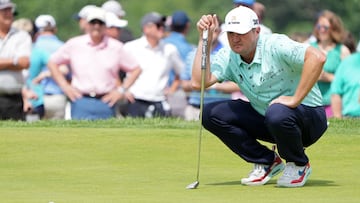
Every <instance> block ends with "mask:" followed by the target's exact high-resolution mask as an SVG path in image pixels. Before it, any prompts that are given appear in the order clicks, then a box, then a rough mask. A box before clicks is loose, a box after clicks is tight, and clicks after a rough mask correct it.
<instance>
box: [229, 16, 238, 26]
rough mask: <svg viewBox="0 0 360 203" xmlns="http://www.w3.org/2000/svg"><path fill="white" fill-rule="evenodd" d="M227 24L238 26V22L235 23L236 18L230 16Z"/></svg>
mask: <svg viewBox="0 0 360 203" xmlns="http://www.w3.org/2000/svg"><path fill="white" fill-rule="evenodd" d="M228 24H232V25H234V24H235V25H238V24H240V22H239V21H237V19H236V16H231V20H230V21H229V22H228Z"/></svg>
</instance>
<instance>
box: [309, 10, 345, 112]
mask: <svg viewBox="0 0 360 203" xmlns="http://www.w3.org/2000/svg"><path fill="white" fill-rule="evenodd" d="M313 35H314V36H315V38H316V42H313V43H310V44H311V45H312V46H314V47H316V48H318V49H319V50H321V51H322V52H323V53H324V54H325V55H326V56H327V59H326V63H325V65H324V67H323V72H322V73H321V75H320V77H319V81H318V83H317V84H318V85H319V88H320V91H321V94H322V96H323V105H324V106H325V111H326V116H327V117H328V118H329V117H332V115H333V113H332V110H331V99H330V97H331V95H330V85H331V82H332V81H333V79H334V74H335V72H336V70H337V68H338V66H339V64H340V62H341V60H343V59H344V58H345V57H347V56H349V55H350V51H349V49H348V48H347V47H346V46H345V45H344V44H343V40H344V38H345V29H344V27H343V23H342V21H341V19H340V17H339V16H337V15H336V14H335V13H333V12H331V11H328V10H324V11H323V12H321V13H320V15H319V16H318V18H317V22H316V25H315V27H314V30H313Z"/></svg>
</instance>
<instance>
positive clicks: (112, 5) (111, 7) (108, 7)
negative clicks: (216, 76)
mask: <svg viewBox="0 0 360 203" xmlns="http://www.w3.org/2000/svg"><path fill="white" fill-rule="evenodd" d="M101 8H102V9H104V10H105V11H107V12H112V13H114V14H115V15H117V16H119V17H123V16H125V14H126V12H125V11H124V10H123V8H122V6H121V4H120V3H119V2H117V1H115V0H108V1H107V2H105V3H103V5H102V6H101Z"/></svg>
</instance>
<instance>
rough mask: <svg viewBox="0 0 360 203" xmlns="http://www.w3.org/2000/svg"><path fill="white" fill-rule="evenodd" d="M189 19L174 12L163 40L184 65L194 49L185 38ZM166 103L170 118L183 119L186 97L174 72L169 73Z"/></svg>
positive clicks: (185, 15)
mask: <svg viewBox="0 0 360 203" xmlns="http://www.w3.org/2000/svg"><path fill="white" fill-rule="evenodd" d="M190 27H191V23H190V18H189V17H188V15H187V14H186V13H185V12H184V11H175V12H174V13H173V14H172V16H171V24H170V30H171V31H170V34H169V35H168V36H167V37H166V38H165V39H164V41H165V42H166V43H171V44H173V45H174V46H175V47H176V48H177V50H178V52H179V54H180V56H181V59H182V60H183V62H184V63H185V61H186V57H187V55H188V54H189V53H190V52H191V51H192V50H193V49H194V48H195V45H192V44H190V43H189V42H188V41H187V39H186V36H187V35H188V33H189V32H190ZM168 85H169V92H171V93H169V94H168V97H167V98H168V101H169V104H170V107H171V114H172V116H176V117H181V118H183V117H184V108H185V106H186V103H187V102H186V95H185V93H184V91H183V89H182V88H181V85H180V78H175V72H174V70H172V71H171V72H170V79H169V84H168Z"/></svg>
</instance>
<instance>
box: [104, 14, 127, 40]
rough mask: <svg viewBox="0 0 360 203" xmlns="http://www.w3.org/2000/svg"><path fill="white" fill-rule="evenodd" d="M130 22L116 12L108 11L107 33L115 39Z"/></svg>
mask: <svg viewBox="0 0 360 203" xmlns="http://www.w3.org/2000/svg"><path fill="white" fill-rule="evenodd" d="M127 24H128V21H127V20H122V19H120V18H119V17H117V16H116V15H115V14H114V13H111V12H107V13H106V34H107V35H108V36H109V37H112V38H114V39H119V37H120V35H121V30H122V29H123V28H124V27H126V26H127Z"/></svg>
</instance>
